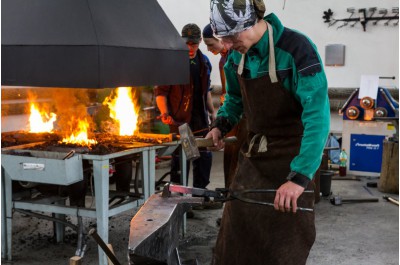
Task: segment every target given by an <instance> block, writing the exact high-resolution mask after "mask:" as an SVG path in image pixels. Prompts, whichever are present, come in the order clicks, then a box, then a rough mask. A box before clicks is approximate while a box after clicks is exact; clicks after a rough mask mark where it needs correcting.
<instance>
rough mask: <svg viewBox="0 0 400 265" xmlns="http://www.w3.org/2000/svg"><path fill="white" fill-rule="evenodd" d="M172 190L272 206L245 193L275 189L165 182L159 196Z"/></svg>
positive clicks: (220, 199)
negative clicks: (201, 185)
mask: <svg viewBox="0 0 400 265" xmlns="http://www.w3.org/2000/svg"><path fill="white" fill-rule="evenodd" d="M172 192H176V193H182V194H192V195H196V196H204V197H212V198H214V201H216V202H217V201H218V202H226V201H230V200H235V199H236V200H239V201H242V202H246V203H253V204H260V205H266V206H272V207H273V206H274V204H273V203H272V202H266V201H258V200H254V199H250V198H248V197H246V195H247V194H250V193H253V194H255V193H259V194H260V193H275V192H276V190H275V189H247V190H239V191H231V190H228V189H225V188H217V189H215V190H207V189H199V188H193V187H187V186H181V185H174V184H170V183H167V184H165V186H164V189H163V191H162V195H161V197H164V198H168V197H170V196H171V193H172ZM304 193H314V191H312V190H305V191H304ZM297 209H298V210H300V211H308V212H313V211H314V209H312V208H304V207H297Z"/></svg>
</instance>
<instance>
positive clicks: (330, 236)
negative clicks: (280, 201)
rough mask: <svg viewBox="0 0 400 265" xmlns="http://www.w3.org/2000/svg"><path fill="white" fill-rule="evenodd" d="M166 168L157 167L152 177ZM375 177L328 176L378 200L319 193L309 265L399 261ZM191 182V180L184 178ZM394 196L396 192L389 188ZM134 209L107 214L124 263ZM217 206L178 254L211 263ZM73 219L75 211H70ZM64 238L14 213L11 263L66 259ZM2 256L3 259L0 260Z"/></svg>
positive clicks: (69, 243)
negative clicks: (346, 200) (335, 198)
mask: <svg viewBox="0 0 400 265" xmlns="http://www.w3.org/2000/svg"><path fill="white" fill-rule="evenodd" d="M222 157H223V153H222V152H216V153H214V157H213V167H212V174H211V184H210V185H209V188H210V189H214V188H217V187H223V183H224V181H223V174H222ZM167 169H168V168H164V169H159V170H157V172H156V174H157V178H159V177H160V176H162V175H163V174H164V173H165V172H166V170H167ZM370 181H376V180H370V179H366V178H362V180H361V181H352V180H333V181H332V192H333V193H334V194H340V195H341V196H343V197H366V198H369V197H372V196H374V197H377V198H379V202H377V203H358V204H347V205H342V206H334V205H332V204H330V202H329V200H328V198H325V197H323V198H322V200H321V201H320V202H319V203H318V204H317V205H316V207H315V210H316V229H317V238H316V241H315V244H314V246H313V248H312V250H311V253H310V256H309V259H308V263H307V264H308V265H321V264H324V265H355V264H356V265H357V264H362V265H394V264H399V208H398V206H396V205H394V204H392V203H389V202H387V201H384V200H383V199H382V196H383V195H384V194H383V193H381V192H379V191H378V190H377V189H376V188H369V190H370V192H371V193H372V194H373V195H371V194H369V193H368V192H367V190H366V189H364V188H363V186H364V185H365V184H366V182H370ZM189 184H191V181H190V182H189ZM388 195H391V196H393V197H394V198H396V199H398V194H388ZM133 215H134V212H125V213H122V214H120V215H118V216H116V217H113V218H111V219H110V243H111V244H112V245H113V248H114V251H115V253H116V256H117V258H118V259H119V261H120V262H121V263H122V264H127V246H128V236H129V222H130V220H131V218H132V216H133ZM221 215H222V209H219V210H201V211H195V217H194V218H193V219H188V221H187V234H186V236H185V237H184V238H182V239H181V241H180V254H181V257H182V259H183V260H189V259H193V258H197V259H198V261H199V264H202V265H206V264H209V263H210V259H211V249H212V247H213V245H214V243H215V239H216V236H217V233H218V226H217V225H216V219H217V218H218V217H220V216H221ZM69 220H70V221H71V222H75V219H74V217H69ZM84 225H85V226H86V227H87V228H88V229H89V228H90V227H93V226H95V224H94V220H93V219H85V220H84ZM66 234H67V236H66V240H65V242H64V243H61V244H55V243H53V242H52V240H51V238H52V224H51V222H48V221H45V220H40V219H36V218H34V217H29V216H24V215H21V214H19V213H15V214H14V221H13V253H14V254H13V259H14V261H13V263H12V264H15V265H28V264H29V265H43V264H49V265H50V264H51V265H53V264H68V260H69V258H70V257H72V256H74V252H75V248H76V234H75V232H74V231H71V230H69V229H67V233H66ZM82 261H83V262H82V264H83V265H87V264H91V265H95V264H97V245H96V244H95V243H94V242H93V240H89V242H88V250H87V252H86V254H85V256H84V258H83V260H82ZM3 262H4V261H2V263H3ZM4 263H5V262H4Z"/></svg>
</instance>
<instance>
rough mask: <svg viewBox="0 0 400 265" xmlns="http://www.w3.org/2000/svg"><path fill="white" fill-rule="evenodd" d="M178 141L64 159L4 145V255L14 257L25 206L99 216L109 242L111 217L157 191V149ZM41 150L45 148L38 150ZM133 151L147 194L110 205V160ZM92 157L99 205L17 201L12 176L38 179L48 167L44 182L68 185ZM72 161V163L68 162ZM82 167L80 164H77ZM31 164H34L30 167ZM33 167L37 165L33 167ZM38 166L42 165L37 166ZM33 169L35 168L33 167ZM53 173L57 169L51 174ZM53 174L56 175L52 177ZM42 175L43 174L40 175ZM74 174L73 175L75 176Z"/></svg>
mask: <svg viewBox="0 0 400 265" xmlns="http://www.w3.org/2000/svg"><path fill="white" fill-rule="evenodd" d="M178 145H179V143H178V142H171V143H168V144H163V145H160V146H154V145H153V146H148V147H140V148H133V149H128V150H124V151H121V152H117V153H112V154H108V155H91V154H75V156H74V157H72V158H71V159H68V160H62V158H61V157H63V156H64V155H65V154H60V153H58V155H57V154H54V153H53V154H51V153H52V152H46V153H47V156H49V155H50V157H47V158H43V155H42V157H26V156H15V155H11V154H8V151H9V150H13V151H14V152H15V151H16V150H18V149H21V151H25V152H26V150H24V147H25V146H26V145H23V146H14V147H11V148H4V149H2V155H1V157H2V177H1V198H2V201H1V209H2V216H3V218H2V219H1V222H2V223H1V225H2V231H1V232H2V235H1V242H2V245H1V254H2V258H5V259H7V260H11V257H12V251H11V248H12V218H13V209H24V210H30V211H41V212H48V213H54V214H61V215H72V216H82V217H89V218H96V221H97V231H98V234H99V236H100V237H101V238H102V239H103V240H104V241H105V242H108V226H109V223H108V218H109V217H111V216H114V215H117V214H119V213H121V212H124V211H127V210H131V209H135V208H137V207H139V206H140V205H142V204H143V203H144V202H145V201H146V200H147V198H149V197H150V196H151V195H152V194H153V193H154V191H155V185H154V183H155V156H156V152H159V153H162V155H167V154H170V153H172V152H173V151H174V150H175V149H176V148H177V147H178ZM38 152H41V151H38ZM132 154H140V169H141V177H142V189H143V197H142V198H141V199H138V200H131V201H128V202H126V203H121V204H118V205H116V206H111V207H109V164H110V159H113V158H117V157H123V156H128V155H132ZM81 160H89V161H90V162H91V163H92V165H93V172H92V173H93V179H94V189H95V196H94V197H95V204H96V206H95V208H83V207H71V206H64V205H56V204H48V203H47V204H46V203H43V202H32V201H17V200H13V198H12V180H20V181H21V180H22V181H31V182H35V181H36V182H38V176H36V173H39V174H40V173H43V171H44V170H48V173H50V174H46V175H45V176H44V179H41V181H40V182H42V183H48V184H61V185H68V184H70V183H68V182H71V181H72V183H73V182H74V181H75V182H76V179H74V178H78V180H79V178H80V177H81V175H82V174H83V173H82V161H81ZM181 161H186V156H185V154H184V152H182V150H181ZM66 163H70V164H66ZM79 164H80V165H81V167H80V168H79V167H77V165H79ZM38 165H43V166H44V167H47V168H46V169H40V167H41V166H38ZM23 167H25V169H28V170H26V171H27V172H30V173H32V172H33V173H32V174H27V175H26V174H22V173H21V171H22V170H23ZM30 167H31V168H30ZM32 167H33V168H32ZM34 167H39V168H36V170H35V168H34ZM181 167H182V171H181V172H186V163H181ZM29 169H33V170H29ZM52 173H56V176H57V175H58V176H60V177H55V176H54V175H51V174H52ZM184 175H185V174H182V176H181V177H182V179H183V180H186V176H184ZM49 177H53V178H54V179H52V180H50V179H48V178H49ZM39 178H40V177H39ZM71 178H72V179H71ZM98 251H99V254H98V255H99V265H106V264H107V257H106V255H105V253H104V252H103V250H102V249H101V248H100V247H98Z"/></svg>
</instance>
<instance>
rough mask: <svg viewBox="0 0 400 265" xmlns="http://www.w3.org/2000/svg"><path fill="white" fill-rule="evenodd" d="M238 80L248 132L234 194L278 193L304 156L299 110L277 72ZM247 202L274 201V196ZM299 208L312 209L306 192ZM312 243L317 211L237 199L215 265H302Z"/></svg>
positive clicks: (230, 205) (228, 211)
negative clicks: (297, 158)
mask: <svg viewBox="0 0 400 265" xmlns="http://www.w3.org/2000/svg"><path fill="white" fill-rule="evenodd" d="M268 26H269V25H268ZM270 28H271V27H270V26H269V27H268V30H269V31H270V32H269V34H270V46H271V42H272V43H273V41H272V39H271V35H272V32H271V31H272V29H271V30H270ZM272 46H273V45H272ZM272 52H273V51H272ZM270 54H271V50H270ZM271 57H273V58H272V59H273V60H274V56H270V61H271ZM273 64H275V62H273ZM239 68H240V67H239ZM272 68H273V69H272V70H273V71H274V67H272ZM270 71H271V64H270ZM274 72H275V71H274ZM274 74H275V76H274ZM238 79H239V82H240V86H241V89H242V97H243V105H244V112H245V116H246V118H247V129H248V132H249V133H248V137H247V141H246V142H245V143H244V144H243V146H242V148H241V152H240V154H239V165H238V167H237V171H236V174H235V177H234V179H233V182H232V184H231V186H230V189H231V190H234V191H238V190H243V189H278V188H279V187H280V186H281V185H282V184H284V183H285V182H286V181H287V180H286V177H287V175H288V173H289V172H290V162H291V161H292V160H293V158H294V157H295V156H296V155H298V153H299V151H300V145H301V139H302V134H303V126H302V122H301V113H302V108H301V105H300V104H299V103H298V102H297V101H296V100H295V98H294V97H293V96H292V95H291V94H290V92H289V91H288V90H286V89H285V88H284V87H283V86H282V84H281V83H280V82H278V81H277V78H276V73H270V75H269V76H263V77H260V78H255V79H244V78H242V77H241V76H239V75H238ZM307 189H309V190H313V189H314V184H313V183H312V182H310V184H309V187H308V188H307ZM248 197H249V198H251V199H256V200H261V201H268V202H273V201H274V197H275V193H272V194H269V195H265V194H264V195H260V194H256V195H255V194H253V195H252V196H251V197H250V196H248ZM297 203H298V206H299V207H308V208H313V204H314V195H313V194H312V193H311V194H305V193H303V194H302V195H301V196H300V197H299V199H298V201H297ZM314 241H315V224H314V213H313V212H304V211H297V213H296V214H293V213H282V212H280V211H276V210H275V209H274V208H273V207H270V206H265V205H257V204H250V203H244V202H241V201H238V200H233V201H230V202H227V203H226V204H225V208H224V213H223V216H222V222H221V227H220V231H219V235H218V238H217V243H216V247H215V249H214V255H213V262H212V264H214V265H236V264H237V265H250V264H251V265H266V264H271V265H302V264H305V263H306V260H307V257H308V255H309V251H310V249H311V247H312V245H313V243H314Z"/></svg>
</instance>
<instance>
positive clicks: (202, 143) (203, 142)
mask: <svg viewBox="0 0 400 265" xmlns="http://www.w3.org/2000/svg"><path fill="white" fill-rule="evenodd" d="M222 140H223V141H224V142H225V143H234V142H237V138H236V136H230V137H226V138H223V139H222ZM196 144H197V147H213V146H214V142H213V139H212V138H207V139H206V138H196Z"/></svg>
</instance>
